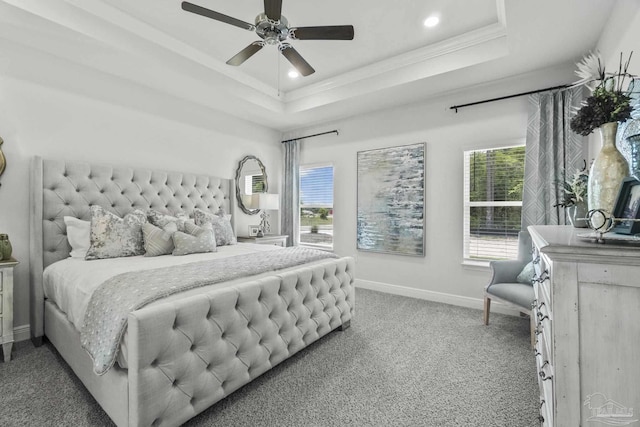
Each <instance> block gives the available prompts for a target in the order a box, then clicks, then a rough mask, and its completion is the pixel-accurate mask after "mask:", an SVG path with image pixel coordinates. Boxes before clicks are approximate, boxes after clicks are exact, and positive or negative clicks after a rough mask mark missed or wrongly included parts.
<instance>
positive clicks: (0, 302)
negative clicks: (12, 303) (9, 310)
mask: <svg viewBox="0 0 640 427" xmlns="http://www.w3.org/2000/svg"><path fill="white" fill-rule="evenodd" d="M3 307H4V304H3V301H2V293H0V315H1V314H2V308H3ZM0 335H2V332H0Z"/></svg>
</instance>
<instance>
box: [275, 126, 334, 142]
mask: <svg viewBox="0 0 640 427" xmlns="http://www.w3.org/2000/svg"><path fill="white" fill-rule="evenodd" d="M330 133H335V134H336V135H340V132H338V129H334V130H330V131H328V132H322V133H314V134H313V135H307V136H300V137H298V138H293V139H287V140H286V141H282V143H283V144H284V143H285V142H291V141H297V140H299V139H307V138H313V137H316V136H321V135H328V134H330Z"/></svg>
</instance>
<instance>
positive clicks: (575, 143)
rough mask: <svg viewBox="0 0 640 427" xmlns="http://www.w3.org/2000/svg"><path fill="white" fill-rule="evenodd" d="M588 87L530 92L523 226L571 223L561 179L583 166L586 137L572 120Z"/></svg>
mask: <svg viewBox="0 0 640 427" xmlns="http://www.w3.org/2000/svg"><path fill="white" fill-rule="evenodd" d="M583 91H584V88H582V87H576V88H569V89H565V90H560V91H552V92H542V93H537V94H534V95H530V96H529V121H528V124H527V142H526V149H525V167H524V191H523V194H522V229H523V230H526V228H527V226H529V225H547V224H549V225H558V224H560V225H563V224H566V223H568V221H567V220H566V216H565V212H564V208H562V207H554V206H553V205H555V204H557V203H558V200H560V198H561V192H560V190H561V188H562V186H561V183H562V180H563V179H564V177H565V171H566V176H567V177H571V176H573V174H574V173H575V172H576V171H577V170H578V169H581V168H582V166H583V164H584V160H585V159H586V153H587V151H586V139H585V138H584V137H582V136H580V135H578V134H576V133H574V132H572V131H571V128H570V127H569V122H570V120H571V117H572V115H573V113H574V111H575V110H576V108H578V107H579V106H580V103H581V102H582V99H583V97H584V92H583Z"/></svg>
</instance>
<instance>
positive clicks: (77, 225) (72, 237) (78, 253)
mask: <svg viewBox="0 0 640 427" xmlns="http://www.w3.org/2000/svg"><path fill="white" fill-rule="evenodd" d="M64 223H65V224H66V226H67V239H68V240H69V245H70V246H71V253H70V254H69V256H71V258H84V257H85V256H86V255H87V251H88V250H89V246H91V237H90V236H89V234H90V232H91V222H90V221H83V220H81V219H78V218H76V217H73V216H65V217H64Z"/></svg>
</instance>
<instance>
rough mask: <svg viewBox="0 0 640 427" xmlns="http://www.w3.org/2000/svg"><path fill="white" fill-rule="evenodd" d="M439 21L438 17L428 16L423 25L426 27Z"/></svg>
mask: <svg viewBox="0 0 640 427" xmlns="http://www.w3.org/2000/svg"><path fill="white" fill-rule="evenodd" d="M439 23H440V18H438V17H437V16H430V17H428V18H427V19H425V20H424V26H425V27H427V28H432V27H435V26H436V25H438V24H439Z"/></svg>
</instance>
